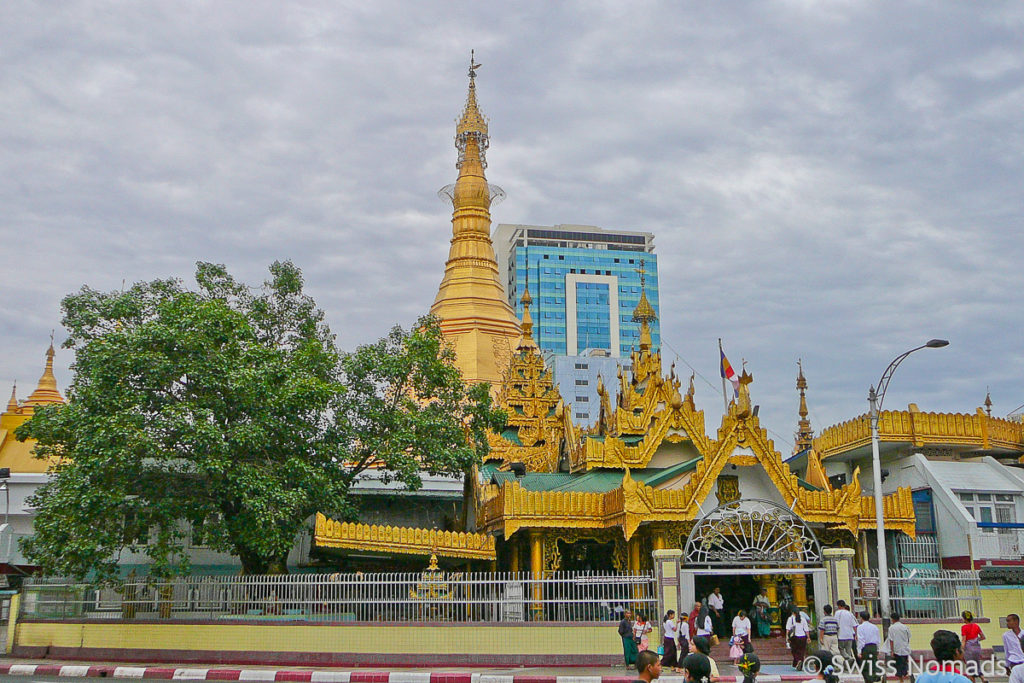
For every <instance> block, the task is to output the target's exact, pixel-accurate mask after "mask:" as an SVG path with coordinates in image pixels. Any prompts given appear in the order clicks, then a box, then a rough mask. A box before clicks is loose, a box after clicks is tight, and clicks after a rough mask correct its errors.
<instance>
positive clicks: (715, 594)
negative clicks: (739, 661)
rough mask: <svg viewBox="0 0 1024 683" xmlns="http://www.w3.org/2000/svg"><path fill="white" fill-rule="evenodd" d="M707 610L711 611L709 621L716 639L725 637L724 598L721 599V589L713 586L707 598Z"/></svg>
mask: <svg viewBox="0 0 1024 683" xmlns="http://www.w3.org/2000/svg"><path fill="white" fill-rule="evenodd" d="M708 609H709V610H710V611H711V619H712V621H713V622H714V625H715V627H714V632H715V635H716V636H718V637H722V636H724V635H725V633H724V631H723V629H724V628H725V598H724V597H722V589H721V588H720V587H718V586H715V590H713V591H711V594H710V595H709V596H708Z"/></svg>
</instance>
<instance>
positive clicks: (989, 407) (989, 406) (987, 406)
mask: <svg viewBox="0 0 1024 683" xmlns="http://www.w3.org/2000/svg"><path fill="white" fill-rule="evenodd" d="M985 412H986V413H988V416H989V417H992V394H990V393H989V391H988V387H985Z"/></svg>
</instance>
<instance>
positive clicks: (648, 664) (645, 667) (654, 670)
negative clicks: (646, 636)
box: [633, 650, 661, 683]
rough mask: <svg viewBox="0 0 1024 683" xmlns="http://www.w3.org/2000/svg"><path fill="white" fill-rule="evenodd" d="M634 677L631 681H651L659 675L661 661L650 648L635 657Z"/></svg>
mask: <svg viewBox="0 0 1024 683" xmlns="http://www.w3.org/2000/svg"><path fill="white" fill-rule="evenodd" d="M636 673H637V676H636V678H634V679H633V683H651V681H655V680H657V679H658V678H659V677H660V676H661V662H660V661H659V660H658V655H656V654H654V653H653V652H651V651H650V650H645V651H643V652H641V653H640V654H639V655H637V657H636Z"/></svg>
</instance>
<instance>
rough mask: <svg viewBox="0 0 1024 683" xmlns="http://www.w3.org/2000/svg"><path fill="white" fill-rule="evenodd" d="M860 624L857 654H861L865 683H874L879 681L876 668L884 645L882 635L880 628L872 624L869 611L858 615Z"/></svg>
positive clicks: (858, 626) (858, 627) (858, 625)
mask: <svg viewBox="0 0 1024 683" xmlns="http://www.w3.org/2000/svg"><path fill="white" fill-rule="evenodd" d="M857 616H858V618H859V619H860V623H859V624H857V652H858V653H859V654H860V663H861V666H862V671H863V676H864V683H874V681H877V680H878V678H879V677H878V674H877V671H876V668H877V667H878V646H879V645H881V644H882V633H881V631H879V630H878V627H877V626H875V625H874V624H872V623H871V616H870V615H869V614H868V613H867V611H866V610H865V611H863V612H861V613H860V614H859V615H857Z"/></svg>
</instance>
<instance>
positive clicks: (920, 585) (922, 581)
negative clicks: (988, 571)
mask: <svg viewBox="0 0 1024 683" xmlns="http://www.w3.org/2000/svg"><path fill="white" fill-rule="evenodd" d="M853 581H854V596H855V599H856V600H857V601H858V602H859V603H860V604H861V605H863V606H865V607H869V608H870V609H869V611H873V612H875V613H876V614H877V613H878V612H879V604H878V601H879V597H878V571H877V570H871V571H867V572H865V571H862V570H854V572H853ZM889 601H890V604H891V606H892V610H893V611H894V612H899V613H900V614H901V615H902V616H904V617H907V618H910V619H959V618H960V614H961V612H963V611H964V610H970V611H971V612H972V613H973V614H974V615H975V616H976V617H980V616H983V615H982V610H981V583H980V580H979V576H978V572H976V571H969V570H963V571H954V570H945V569H941V570H940V569H936V570H931V569H913V570H909V571H907V570H902V571H901V570H891V571H890V572H889Z"/></svg>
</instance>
